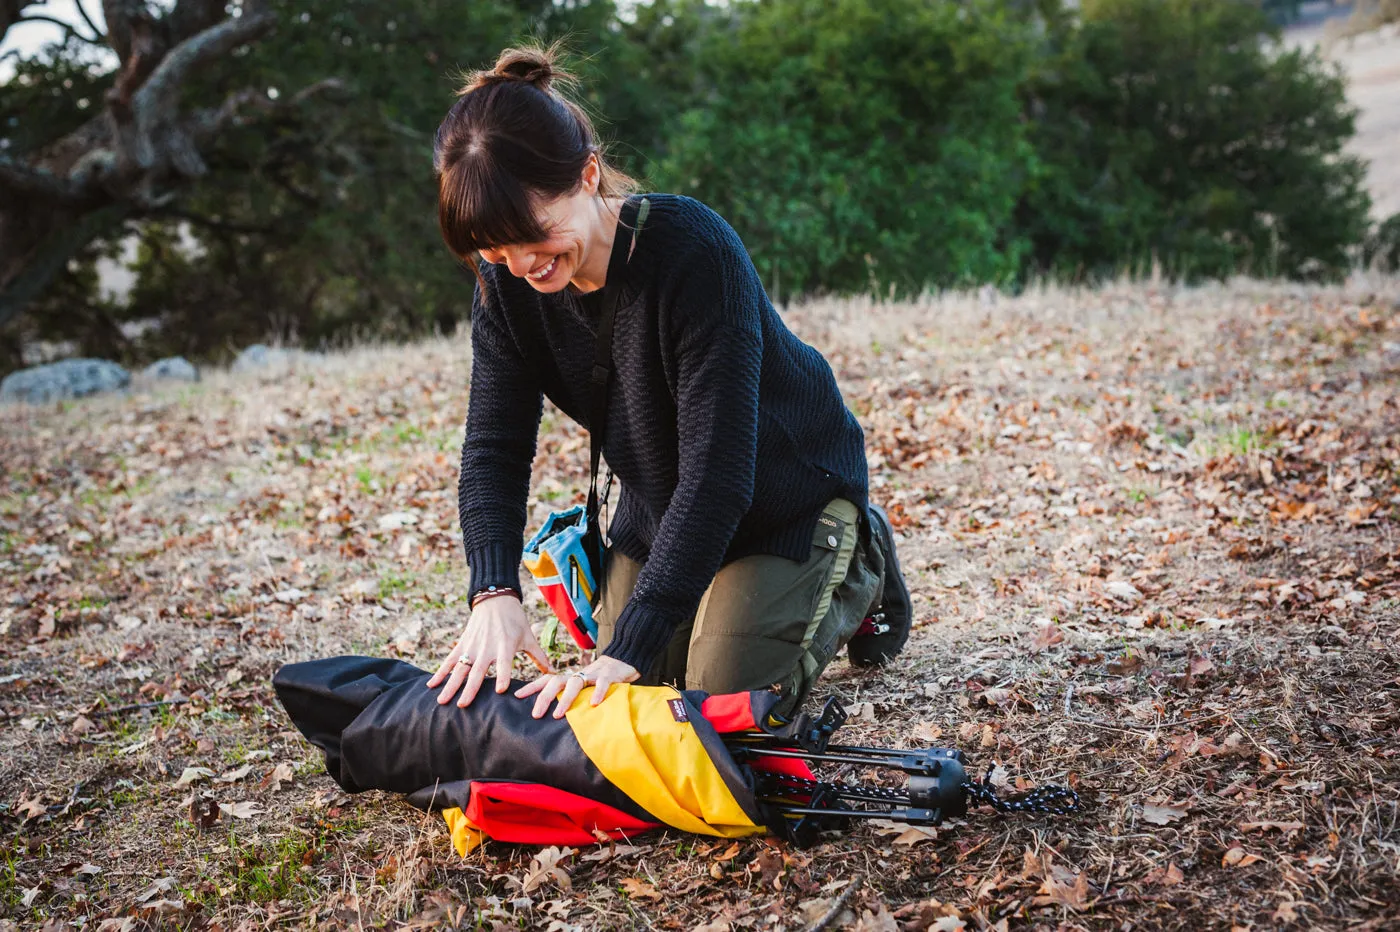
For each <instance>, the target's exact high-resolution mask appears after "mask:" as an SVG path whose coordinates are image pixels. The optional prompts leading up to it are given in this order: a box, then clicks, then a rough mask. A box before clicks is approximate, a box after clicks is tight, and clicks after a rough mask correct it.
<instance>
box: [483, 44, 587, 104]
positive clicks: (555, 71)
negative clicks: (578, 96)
mask: <svg viewBox="0 0 1400 932" xmlns="http://www.w3.org/2000/svg"><path fill="white" fill-rule="evenodd" d="M559 49H560V46H559V43H557V42H556V43H554V44H553V45H550V46H548V47H544V46H538V45H523V46H517V47H515V48H509V49H506V50H505V51H503V52H501V54H500V56H499V57H498V58H497V59H496V66H495V67H494V68H492V69H491V70H490V71H475V72H472V73H471V74H469V75H467V81H466V83H465V84H464V85H463V87H462V89H461V90H460V91H459V92H458V93H459V94H469V93H471V92H472V91H474V90H476V89H477V88H481V87H490V86H491V85H493V84H503V83H505V82H506V81H518V82H520V83H522V84H530V85H533V86H534V87H536V88H539V89H540V90H541V91H544V92H545V93H549V90H550V88H551V87H553V86H554V85H555V84H562V85H571V84H573V83H574V79H573V77H572V76H571V75H570V74H569V73H568V72H566V71H564V70H563V69H562V68H561V67H560V66H559V58H560V51H559Z"/></svg>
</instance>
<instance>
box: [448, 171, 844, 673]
mask: <svg viewBox="0 0 1400 932" xmlns="http://www.w3.org/2000/svg"><path fill="white" fill-rule="evenodd" d="M646 197H647V198H648V200H650V202H651V207H650V212H649V214H648V215H647V217H646V220H645V223H644V224H643V227H642V230H641V231H640V233H639V234H638V235H637V238H636V243H635V246H634V248H633V253H632V256H631V259H630V260H629V261H628V262H627V264H626V266H625V267H624V268H623V269H622V281H621V287H622V292H621V294H620V299H619V302H618V308H617V316H616V324H615V328H616V329H615V333H614V336H613V351H612V352H613V377H612V384H611V389H610V392H609V396H608V398H609V401H608V421H607V426H606V430H605V431H604V447H603V455H604V458H605V459H606V460H607V462H608V465H609V466H610V467H611V468H612V470H613V473H614V474H615V475H616V476H617V478H618V479H620V480H621V492H620V494H619V498H618V502H617V505H616V508H615V511H614V513H613V515H612V520H611V525H610V527H609V529H608V534H609V537H610V538H611V542H612V546H613V547H614V548H616V550H617V551H618V552H620V553H623V554H626V555H627V556H629V557H631V558H632V559H634V560H636V561H637V562H639V563H641V564H643V568H642V572H641V575H640V576H639V577H638V579H637V585H636V588H635V590H634V591H633V593H632V598H631V600H630V601H629V602H628V603H627V605H626V607H625V608H624V609H623V610H622V614H621V616H620V617H619V618H618V619H617V623H616V630H615V633H614V637H613V641H612V643H610V644H609V645H608V647H607V649H606V650H605V651H604V653H605V654H607V655H608V656H611V657H615V658H617V659H619V660H622V661H625V662H626V663H629V664H631V665H632V666H633V667H635V668H637V669H638V670H640V671H642V672H643V673H646V672H647V670H648V669H649V668H650V667H651V665H652V662H653V660H654V659H655V658H656V657H657V656H658V655H659V654H660V653H661V652H662V651H663V650H664V649H665V647H666V645H667V643H668V642H669V640H670V638H671V635H672V633H673V631H674V630H675V628H676V626H677V625H678V624H679V623H681V622H683V621H685V620H686V619H688V618H690V617H691V616H692V615H694V613H695V610H696V608H697V606H698V605H699V603H700V598H701V596H703V595H704V592H705V589H706V588H707V587H708V586H709V584H710V582H711V581H712V580H713V578H714V576H715V573H716V572H718V571H719V568H720V567H721V566H722V565H724V564H725V563H728V562H729V561H731V560H735V559H737V558H739V557H743V556H749V555H752V554H759V553H764V554H776V555H779V556H783V557H788V558H790V559H793V560H799V561H803V560H806V559H807V558H808V556H809V555H810V551H811V546H812V535H813V532H814V531H815V528H816V522H817V519H818V517H819V515H820V513H821V511H822V509H823V508H824V507H825V506H826V504H827V503H828V502H829V501H830V500H831V499H833V498H837V497H842V498H847V499H849V500H851V501H852V502H854V503H855V504H856V507H857V508H858V509H860V511H861V513H864V510H865V508H866V495H867V479H868V471H867V467H866V462H865V445H864V438H863V436H862V434H861V429H860V425H859V424H858V423H857V422H856V420H855V418H854V417H853V416H852V415H851V413H850V412H849V411H848V410H847V409H846V407H845V404H844V403H843V402H842V399H841V394H840V392H839V391H838V389H837V387H836V380H835V378H834V377H833V375H832V372H831V367H830V366H828V365H827V362H826V360H825V359H823V358H822V356H821V354H820V353H818V352H817V351H816V350H815V349H813V348H812V347H810V346H808V345H807V344H805V343H803V342H802V341H801V340H799V339H798V338H797V337H796V336H794V335H793V334H792V332H791V331H789V330H788V329H787V327H786V326H785V325H784V324H783V321H782V319H781V318H780V317H779V316H778V314H777V312H776V311H775V310H774V309H773V305H772V304H771V303H770V302H769V300H768V297H767V295H766V294H765V293H764V290H763V285H762V283H761V282H760V280H759V277H758V272H757V270H755V269H754V267H753V263H752V261H751V260H750V259H749V255H748V252H747V251H746V250H745V249H744V244H743V242H742V241H741V240H740V239H739V236H738V234H737V233H735V232H734V230H733V229H732V228H731V227H730V226H729V224H728V223H726V222H725V221H724V220H723V218H721V217H720V216H719V215H718V214H716V213H715V212H714V211H713V210H711V209H709V208H708V207H706V206H705V205H704V204H702V203H700V202H699V201H696V200H694V199H692V198H688V197H682V196H677V195H668V194H649V195H646ZM482 274H483V276H484V278H485V281H486V285H487V292H488V294H487V295H485V300H483V295H482V294H481V289H480V287H479V286H478V288H477V291H476V294H475V297H474V302H473V308H472V370H471V395H470V399H469V402H468V406H467V428H466V439H465V442H464V444H463V446H462V471H461V478H460V482H459V487H458V491H459V510H460V514H461V522H462V537H463V543H464V545H465V548H466V557H467V563H468V565H469V566H470V567H471V572H472V578H471V587H470V593H469V597H470V595H474V594H475V593H476V592H478V591H479V590H481V589H483V588H485V587H487V586H492V585H495V586H511V587H516V586H518V585H519V584H520V583H519V571H520V570H519V567H520V558H521V551H522V541H523V537H524V532H525V515H526V507H525V506H526V499H527V496H528V494H529V484H530V466H531V462H532V461H533V459H534V453H535V443H536V436H537V433H538V430H539V423H540V417H541V410H542V401H541V399H542V396H547V397H548V398H549V399H550V400H552V401H553V402H554V403H555V404H556V405H558V407H559V408H560V410H562V411H563V412H564V413H565V414H567V415H569V416H570V417H572V418H573V419H574V420H576V421H578V422H579V423H580V424H582V425H583V426H584V427H591V426H592V425H590V424H589V423H588V419H589V412H590V391H591V384H590V382H589V377H590V374H591V372H592V369H593V354H594V342H595V333H596V322H597V320H598V317H599V316H600V313H601V300H602V294H603V292H602V291H597V292H592V293H589V294H582V295H580V294H575V293H574V292H573V291H572V290H570V289H566V290H564V291H561V292H557V293H554V294H541V293H539V292H537V291H535V290H534V289H533V288H531V287H530V285H529V284H528V283H526V282H525V281H524V280H523V279H520V278H516V277H515V276H513V275H511V274H510V273H509V272H508V271H506V270H505V269H504V268H501V267H498V266H495V265H491V264H483V265H482ZM613 274H614V272H613V271H612V270H611V269H610V271H609V276H611V275H613ZM608 284H609V285H612V284H613V283H612V281H611V280H610V281H609V282H608Z"/></svg>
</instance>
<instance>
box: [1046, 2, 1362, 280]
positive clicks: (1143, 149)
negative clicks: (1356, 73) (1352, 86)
mask: <svg viewBox="0 0 1400 932" xmlns="http://www.w3.org/2000/svg"><path fill="white" fill-rule="evenodd" d="M1046 40H1047V49H1046V52H1047V54H1046V55H1045V57H1044V58H1042V59H1041V60H1040V63H1039V66H1038V68H1037V71H1036V74H1035V76H1034V78H1033V79H1032V80H1031V81H1030V82H1028V84H1027V86H1026V100H1027V109H1028V112H1029V114H1030V115H1031V117H1032V118H1033V119H1034V124H1033V129H1032V132H1031V139H1032V142H1033V144H1034V145H1035V148H1036V152H1037V154H1038V155H1039V157H1040V159H1041V162H1042V170H1041V172H1040V173H1039V175H1038V176H1037V178H1036V179H1035V183H1034V184H1033V186H1032V187H1031V188H1030V190H1029V191H1028V192H1027V193H1026V197H1025V199H1024V201H1023V202H1022V204H1021V210H1020V214H1019V215H1020V218H1021V221H1022V229H1023V231H1024V233H1025V235H1026V236H1028V237H1029V238H1030V239H1031V241H1032V243H1033V244H1034V248H1033V250H1032V258H1031V263H1030V266H1029V269H1028V271H1031V272H1033V273H1036V274H1049V275H1054V276H1066V277H1071V278H1082V277H1094V276H1101V275H1115V274H1119V273H1121V272H1123V271H1125V270H1143V269H1144V268H1145V267H1146V266H1147V265H1148V264H1150V263H1152V262H1153V261H1156V262H1157V263H1159V264H1160V266H1161V267H1162V268H1163V269H1164V270H1165V271H1166V272H1167V273H1168V274H1171V275H1173V276H1181V277H1185V278H1199V277H1203V276H1225V275H1229V274H1231V273H1234V272H1239V271H1243V272H1249V273H1253V274H1257V275H1280V276H1287V277H1289V278H1303V279H1319V278H1335V277H1337V276H1339V275H1341V274H1343V273H1344V272H1345V271H1346V269H1347V268H1348V267H1349V266H1350V249H1351V247H1353V246H1355V245H1356V244H1357V243H1359V242H1360V241H1361V239H1362V237H1363V236H1364V235H1365V230H1366V213H1367V210H1368V209H1369V200H1368V198H1367V195H1366V193H1365V190H1364V189H1363V187H1362V183H1363V178H1364V166H1363V164H1362V163H1361V162H1360V161H1359V160H1358V159H1356V158H1355V157H1352V156H1347V155H1344V154H1343V153H1342V146H1343V144H1344V143H1345V142H1346V141H1347V139H1349V138H1350V137H1351V135H1352V134H1353V131H1354V112H1353V110H1352V109H1351V108H1350V107H1349V106H1348V105H1347V103H1346V99H1345V84H1344V81H1343V78H1342V76H1341V74H1340V73H1339V72H1338V71H1337V70H1336V69H1334V68H1329V67H1327V66H1325V65H1324V64H1323V62H1322V61H1321V60H1320V59H1319V58H1318V57H1317V55H1316V54H1312V53H1305V52H1302V51H1299V50H1286V49H1284V48H1283V47H1282V46H1281V45H1280V43H1279V42H1278V31H1277V29H1276V28H1275V27H1274V26H1272V25H1271V24H1270V23H1269V22H1268V20H1267V19H1266V18H1265V17H1264V15H1263V14H1262V13H1261V12H1260V11H1259V10H1258V9H1257V8H1256V7H1254V6H1252V5H1250V4H1248V3H1244V2H1239V0H1086V2H1085V3H1084V4H1083V7H1082V10H1081V12H1080V13H1079V14H1073V13H1070V12H1068V11H1065V10H1063V9H1056V10H1053V11H1052V12H1051V13H1050V19H1049V28H1048V29H1047V33H1046Z"/></svg>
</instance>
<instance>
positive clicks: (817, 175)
mask: <svg viewBox="0 0 1400 932" xmlns="http://www.w3.org/2000/svg"><path fill="white" fill-rule="evenodd" d="M1030 39H1031V29H1030V25H1029V23H1028V22H1027V21H1026V20H1025V19H1024V17H1017V16H1015V15H1013V14H1012V12H1011V11H1010V9H1009V8H1008V7H1007V6H1006V5H1004V4H1001V3H998V2H995V0H974V2H970V3H965V4H957V3H951V2H927V0H767V2H764V3H758V4H746V5H743V6H740V7H738V8H737V16H736V21H735V23H734V25H733V27H732V29H731V30H728V31H724V32H720V33H717V39H716V41H714V42H713V43H712V45H711V46H710V47H709V49H708V50H707V52H706V58H707V67H708V70H709V72H710V73H711V74H713V75H716V76H718V79H717V83H716V86H715V87H714V90H713V93H712V94H711V95H710V96H709V97H707V98H706V99H703V100H701V101H698V102H697V104H698V105H697V106H693V107H692V108H691V109H690V110H689V111H688V112H686V113H685V114H684V115H683V116H682V117H681V120H680V123H679V125H678V126H677V127H676V128H675V129H674V130H673V132H672V133H671V134H670V137H669V139H668V147H669V153H668V155H667V156H666V157H665V158H664V159H663V160H662V162H661V164H660V165H659V166H658V168H657V171H656V176H657V180H658V181H659V182H661V185H662V186H663V187H666V188H669V189H671V190H675V191H679V192H681V193H685V194H690V195H693V196H695V197H698V198H699V199H701V200H703V201H705V202H706V203H708V204H709V205H711V206H712V207H714V208H715V209H716V210H718V211H719V213H720V214H721V215H723V216H724V217H725V218H726V219H728V220H729V222H730V223H731V224H733V226H734V227H735V229H736V230H738V232H739V233H740V235H741V236H742V237H743V239H744V242H745V244H746V245H747V246H748V248H749V250H750V252H751V253H752V254H753V256H754V260H755V263H756V265H757V267H758V269H759V272H760V274H761V275H762V276H763V279H764V281H765V282H766V283H767V284H768V285H769V287H770V290H773V291H780V292H783V293H806V292H813V291H845V292H850V291H863V290H866V289H870V288H874V289H876V290H878V291H881V292H885V291H887V290H889V289H893V290H895V291H897V292H901V293H909V292H916V291H918V290H920V289H923V288H924V287H927V286H930V285H957V284H971V283H975V282H984V281H1000V280H1006V279H1008V278H1010V277H1013V276H1014V275H1015V273H1016V269H1017V267H1018V264H1019V262H1020V254H1021V251H1022V248H1021V243H1020V242H1019V241H1018V240H1017V239H1015V238H1014V236H1012V235H1010V229H1011V224H1012V219H1013V211H1014V209H1015V206H1016V203H1017V199H1018V196H1019V194H1020V192H1021V191H1022V189H1023V188H1024V186H1025V183H1026V178H1027V176H1028V175H1029V174H1030V172H1031V170H1032V165H1033V157H1032V153H1031V150H1030V147H1029V145H1028V144H1027V142H1026V127H1025V125H1024V123H1023V121H1022V120H1021V118H1020V103H1019V101H1018V99H1017V95H1016V91H1017V88H1018V86H1019V85H1020V84H1021V82H1022V81H1024V80H1025V77H1026V75H1027V73H1028V69H1029V66H1030Z"/></svg>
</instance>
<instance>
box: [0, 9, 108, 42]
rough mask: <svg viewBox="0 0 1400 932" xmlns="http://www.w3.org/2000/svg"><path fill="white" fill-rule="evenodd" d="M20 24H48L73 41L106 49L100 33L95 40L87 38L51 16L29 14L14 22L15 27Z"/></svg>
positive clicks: (68, 24)
mask: <svg viewBox="0 0 1400 932" xmlns="http://www.w3.org/2000/svg"><path fill="white" fill-rule="evenodd" d="M20 23H49V24H50V25H53V26H57V27H59V28H60V29H62V30H63V31H64V33H66V34H67V35H70V36H72V37H73V38H75V39H80V40H82V41H83V42H86V43H87V44H88V45H100V46H102V47H103V48H104V49H105V48H106V47H107V43H106V42H103V41H102V35H101V34H100V33H99V34H98V36H97V38H95V39H94V38H91V37H89V36H85V35H83V34H82V33H81V32H79V31H78V30H77V29H76V28H74V26H73V24H72V23H65V22H64V21H63V20H61V19H57V18H55V17H53V16H45V15H44V14H42V13H30V14H29V15H27V16H21V17H20V18H19V19H17V20H15V24H16V25H19V24H20Z"/></svg>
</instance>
